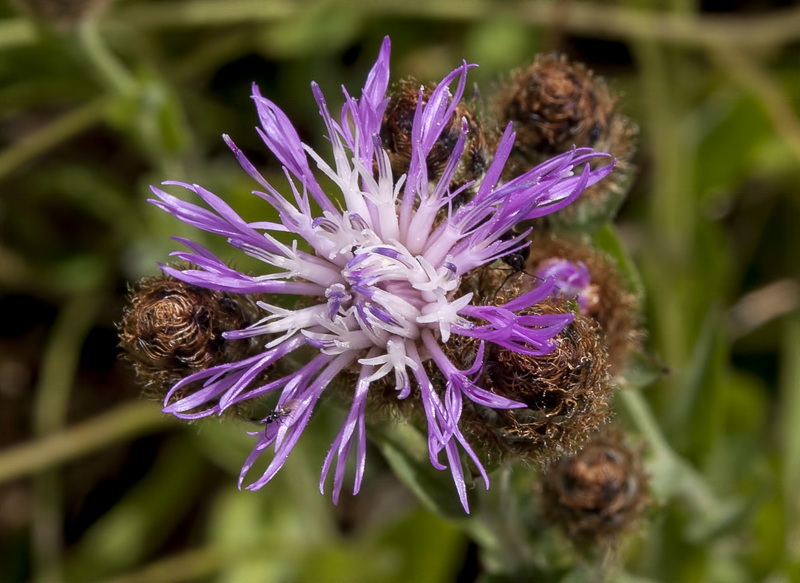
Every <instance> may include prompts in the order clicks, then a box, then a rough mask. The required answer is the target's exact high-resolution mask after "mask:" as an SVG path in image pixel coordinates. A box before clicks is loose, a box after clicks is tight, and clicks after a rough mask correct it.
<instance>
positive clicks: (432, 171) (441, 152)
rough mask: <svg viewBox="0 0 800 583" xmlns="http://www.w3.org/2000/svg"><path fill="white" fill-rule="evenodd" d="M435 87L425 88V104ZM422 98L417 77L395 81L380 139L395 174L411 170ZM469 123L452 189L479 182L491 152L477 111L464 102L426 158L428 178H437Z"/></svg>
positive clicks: (423, 94) (434, 179) (423, 92)
mask: <svg viewBox="0 0 800 583" xmlns="http://www.w3.org/2000/svg"><path fill="white" fill-rule="evenodd" d="M433 89H434V87H430V86H429V87H423V88H422V99H423V104H424V103H426V102H427V100H428V99H429V98H430V95H431V92H432V91H433ZM419 97H420V85H419V83H417V82H416V81H415V80H414V79H411V78H409V79H405V80H403V81H400V82H398V83H396V84H395V86H394V88H393V94H392V97H391V98H390V100H389V104H388V106H387V107H386V112H385V113H384V115H383V125H382V126H381V140H382V142H383V147H384V148H385V149H386V151H387V153H388V154H389V161H390V162H391V165H392V172H393V174H394V175H395V177H397V176H400V175H401V174H405V173H407V172H408V167H409V164H410V163H411V149H412V148H411V129H412V126H413V121H414V114H415V112H416V110H417V106H418V101H419ZM463 122H466V124H467V137H466V144H465V147H464V152H463V154H462V155H461V161H460V163H459V166H458V169H457V170H456V172H455V175H454V177H453V180H452V182H451V183H450V190H451V191H454V190H456V189H457V188H459V187H461V186H463V185H465V184H466V183H467V182H470V181H479V180H480V179H481V178H482V177H483V174H484V172H485V171H486V168H487V167H488V166H489V161H490V160H489V158H490V156H489V151H488V148H487V144H486V138H485V135H484V131H483V127H482V124H481V122H480V120H479V119H478V117H477V115H476V113H475V111H474V110H473V109H472V108H471V107H469V106H468V105H467V104H466V103H464V102H463V101H461V102H459V103H458V104H457V105H456V108H455V111H454V112H453V115H452V117H451V118H450V121H449V123H448V124H447V126H446V127H445V128H444V129H443V130H442V133H441V134H440V135H439V138H438V139H437V141H436V143H435V144H434V146H433V149H432V150H431V152H430V154H429V155H428V158H427V168H428V179H429V180H430V181H432V182H433V181H436V180H437V179H438V178H439V177H440V176H441V175H442V172H443V171H444V168H445V166H446V165H447V162H448V161H449V159H450V156H451V154H452V152H453V149H454V148H455V145H456V142H457V141H458V139H459V137H460V136H461V128H462V123H463Z"/></svg>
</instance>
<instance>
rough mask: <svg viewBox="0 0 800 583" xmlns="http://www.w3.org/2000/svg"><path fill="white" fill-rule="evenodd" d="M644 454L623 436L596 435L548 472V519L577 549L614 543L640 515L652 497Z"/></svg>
mask: <svg viewBox="0 0 800 583" xmlns="http://www.w3.org/2000/svg"><path fill="white" fill-rule="evenodd" d="M640 457H641V452H640V451H639V450H634V449H631V448H630V447H628V446H627V445H626V444H625V443H624V442H623V440H622V436H621V434H620V433H619V432H613V431H606V432H603V433H601V434H599V435H597V436H596V437H595V438H594V439H593V440H592V441H591V442H589V443H588V444H587V445H586V447H584V448H583V449H582V450H581V451H580V452H578V453H576V454H574V455H572V456H569V457H565V458H563V459H560V460H557V461H555V462H553V463H551V464H550V465H549V466H548V467H547V468H546V470H545V472H544V480H543V482H542V487H541V504H542V511H543V514H544V517H545V519H546V520H548V522H550V523H551V524H553V525H556V526H557V527H558V528H559V529H560V530H561V531H562V532H563V533H564V535H565V536H566V537H567V538H569V539H570V540H571V541H573V542H575V543H577V544H579V545H593V544H598V543H606V544H609V543H613V542H614V541H615V540H616V538H617V537H618V536H619V535H620V534H621V533H622V532H624V531H626V530H628V529H630V527H631V526H633V525H634V524H635V523H636V522H637V521H638V520H639V519H640V518H641V516H642V514H643V511H644V509H645V508H646V506H647V505H648V503H649V501H650V499H649V496H648V493H647V480H646V476H645V474H644V472H643V469H642V463H641V459H640Z"/></svg>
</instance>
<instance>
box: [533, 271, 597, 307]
mask: <svg viewBox="0 0 800 583" xmlns="http://www.w3.org/2000/svg"><path fill="white" fill-rule="evenodd" d="M536 276H537V277H540V278H542V279H545V280H546V279H550V278H552V280H553V282H554V283H555V289H554V290H553V291H554V294H553V295H556V296H558V295H560V296H562V297H564V298H566V299H570V300H575V299H577V300H578V306H579V307H580V309H581V312H582V313H586V311H587V310H588V308H589V304H590V301H591V293H592V292H591V287H590V286H591V284H592V280H591V276H590V274H589V268H588V267H586V264H585V263H584V262H583V261H578V262H574V261H567V260H566V259H555V258H554V259H548V260H547V261H545V262H544V263H543V264H542V265H541V266H540V267H539V268H538V269H537V270H536Z"/></svg>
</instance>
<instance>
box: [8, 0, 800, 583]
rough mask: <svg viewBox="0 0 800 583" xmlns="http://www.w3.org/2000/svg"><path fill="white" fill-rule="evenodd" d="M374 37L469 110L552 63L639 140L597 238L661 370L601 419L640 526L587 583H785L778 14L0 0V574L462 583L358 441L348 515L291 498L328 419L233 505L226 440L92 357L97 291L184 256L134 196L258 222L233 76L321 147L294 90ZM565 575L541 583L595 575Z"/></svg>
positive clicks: (782, 6) (99, 314)
mask: <svg viewBox="0 0 800 583" xmlns="http://www.w3.org/2000/svg"><path fill="white" fill-rule="evenodd" d="M23 4H29V5H36V6H37V8H36V10H38V17H36V18H33V17H31V15H30V12H26V11H25V9H24V8H23V6H22V5H23ZM30 9H31V8H30V6H29V7H28V10H30ZM84 9H86V10H89V13H88V14H82V11H83V10H84ZM59 11H60V12H59ZM56 14H59V15H58V16H56ZM387 34H388V35H390V36H391V37H392V44H393V54H392V76H393V78H394V79H397V78H400V77H402V76H406V75H411V74H413V75H414V76H415V77H416V78H417V79H419V80H421V81H433V80H436V79H439V78H441V76H443V75H444V74H445V73H447V72H449V71H450V70H452V69H453V68H454V67H455V66H457V65H458V64H459V63H460V62H461V59H467V60H468V61H470V62H474V63H478V64H480V67H479V68H478V69H474V70H473V71H472V72H471V81H473V82H474V83H475V84H476V85H477V86H478V87H479V89H480V91H481V92H486V93H488V92H490V91H491V88H492V86H493V84H494V83H497V82H498V80H500V79H503V78H504V76H507V75H508V73H509V71H510V70H512V69H513V68H515V67H519V66H523V65H526V64H528V63H529V62H530V61H531V60H532V58H533V55H534V54H536V53H538V52H549V51H553V50H559V51H563V52H565V53H566V54H568V55H570V56H571V57H572V58H574V59H576V60H578V61H582V62H584V63H586V64H587V65H589V66H590V67H592V68H593V69H594V70H595V71H596V72H597V73H599V74H602V75H604V76H605V77H606V79H607V80H608V81H609V82H610V84H611V86H612V87H614V88H615V89H617V90H619V91H621V92H622V93H623V95H624V97H623V102H622V103H623V105H622V109H623V110H624V111H625V112H626V113H627V114H628V115H629V116H630V117H631V118H632V119H633V120H635V121H636V123H638V124H639V126H640V128H641V134H640V141H639V151H638V154H637V157H636V163H637V165H638V167H639V173H638V175H637V178H636V181H635V183H634V185H633V188H632V191H631V194H630V197H629V199H628V201H627V202H626V203H625V205H624V207H623V208H622V211H621V213H620V216H619V218H618V221H617V225H618V229H619V233H620V236H621V238H622V240H623V241H624V243H625V244H626V246H627V248H628V250H629V253H630V254H631V256H632V258H633V260H634V262H635V264H636V265H637V266H638V268H639V270H640V271H641V274H642V278H643V282H644V286H645V289H646V294H647V295H646V297H645V300H644V304H645V315H646V321H647V327H648V329H649V338H648V350H649V352H650V353H651V354H652V355H653V358H654V359H655V360H656V361H657V362H659V363H662V364H663V365H664V366H665V367H666V368H667V369H668V370H669V373H668V374H667V375H666V376H664V378H663V379H661V380H660V381H659V382H657V383H656V384H654V385H652V386H650V387H648V388H646V389H644V390H643V392H642V394H643V396H644V398H645V399H644V401H642V403H646V405H647V408H646V409H645V410H643V411H638V413H637V412H636V411H633V409H634V407H632V406H631V405H630V403H629V404H628V405H629V406H628V407H627V408H626V407H620V417H621V419H622V420H623V421H625V420H627V421H628V425H629V426H630V427H631V429H632V431H633V432H634V433H637V432H638V433H639V434H640V437H641V440H642V441H643V442H644V444H645V447H646V451H647V452H648V464H649V465H648V471H649V472H650V474H651V476H652V478H653V493H654V497H655V500H656V504H655V505H654V507H653V508H652V509H651V510H650V513H649V515H648V517H647V519H646V520H645V522H644V523H643V525H642V526H641V528H640V529H639V530H637V531H635V532H634V533H633V535H632V536H631V537H630V540H629V541H628V542H627V544H625V545H623V546H621V547H620V548H619V549H617V551H615V552H614V553H612V555H613V556H612V557H610V558H609V559H608V560H610V561H613V562H615V563H617V564H619V565H621V566H622V568H623V571H622V572H619V573H617V575H615V576H614V577H615V578H614V579H612V580H619V581H622V580H625V581H663V582H675V583H678V582H686V583H696V582H719V583H738V582H742V583H744V582H750V581H763V582H769V583H783V582H789V581H800V521H798V518H800V494H798V493H799V492H800V310H798V304H800V228H798V227H799V226H800V186H798V185H800V117H799V115H800V113H799V112H800V7H797V6H794V3H792V2H781V1H777V0H774V1H767V0H763V1H759V0H736V1H732V2H722V1H718V0H707V1H705V2H701V1H697V0H695V1H693V0H660V1H655V0H654V1H647V0H638V1H637V0H629V1H625V0H621V1H619V2H612V1H608V2H601V1H599V0H598V1H588V0H587V1H568V0H560V1H558V2H545V1H531V2H514V1H511V0H508V1H502V2H492V1H490V0H462V1H458V0H453V1H445V0H426V1H424V2H422V1H418V0H381V1H379V2H373V3H371V4H370V3H362V2H353V1H339V2H334V1H324V0H305V1H300V0H296V1H290V0H282V1H273V0H263V1H258V0H219V1H216V2H215V1H213V0H184V1H175V0H170V1H161V0H158V1H157V0H120V1H118V2H115V3H112V4H110V5H107V6H103V5H100V4H98V3H97V2H81V1H79V0H49V1H34V0H30V2H22V1H20V2H18V3H13V4H12V3H7V2H2V3H0V310H1V311H0V581H43V582H56V581H69V582H72V581H80V582H82V581H108V582H112V581H113V582H116V583H121V582H123V581H124V582H148V583H149V582H161V581H163V582H169V581H209V582H220V583H228V582H231V583H234V582H241V581H266V582H269V581H281V582H283V581H286V582H306V581H321V582H327V581H331V582H340V581H341V582H344V581H351V582H384V581H385V582H394V581H396V582H407V581H413V582H431V583H435V582H449V581H460V582H470V581H475V580H476V578H477V577H478V576H479V572H480V566H479V562H480V561H479V556H478V555H479V554H478V552H477V550H476V545H475V544H474V543H470V539H469V538H468V537H467V536H466V535H465V534H464V532H466V531H470V532H472V533H473V534H474V532H475V531H474V529H472V530H470V526H469V523H468V520H467V519H462V520H456V521H445V520H444V519H441V518H438V517H436V516H435V515H433V514H432V513H430V512H428V511H426V510H425V509H424V508H423V507H422V506H421V505H420V504H419V503H418V502H416V501H415V499H414V497H413V496H412V495H411V494H410V493H409V492H408V490H406V489H405V487H403V486H402V485H401V484H400V483H399V482H398V481H397V479H396V478H394V477H393V476H392V474H391V472H390V471H389V470H388V469H387V467H386V463H385V462H384V461H383V459H382V457H381V454H380V452H378V451H377V450H373V451H370V452H369V456H368V457H369V462H368V476H367V480H366V483H365V486H364V488H363V490H362V493H361V494H360V495H359V496H358V497H356V498H352V497H348V496H345V497H344V500H343V501H342V502H341V503H340V505H339V506H338V507H333V506H332V505H331V503H330V501H329V498H328V497H327V496H320V495H319V494H318V492H317V485H316V484H317V481H318V471H319V468H320V464H321V462H322V459H323V457H324V452H325V451H326V450H327V446H328V444H329V440H330V439H331V436H332V435H333V434H334V433H335V427H337V423H338V422H340V419H341V415H340V412H338V411H332V412H330V411H328V412H324V413H322V414H321V415H320V418H319V419H318V421H317V423H316V425H315V426H313V427H312V429H311V430H310V431H308V432H307V435H306V436H304V439H303V440H302V441H301V443H300V445H299V446H298V449H297V450H296V451H295V453H294V454H293V456H292V458H291V459H290V461H289V462H288V463H287V465H286V467H285V468H284V470H282V472H281V473H280V474H279V475H278V477H277V478H276V479H275V480H274V481H273V482H272V483H271V484H270V485H268V486H267V487H266V488H264V489H263V490H262V491H260V492H256V493H251V492H246V491H245V492H240V491H238V490H237V489H236V476H237V474H238V471H239V468H240V466H241V463H242V461H243V460H244V458H245V457H246V455H247V452H248V451H249V449H250V447H251V444H252V439H251V438H249V437H248V436H247V435H246V431H248V430H255V429H257V427H255V426H252V425H248V424H246V423H245V422H241V423H227V424H222V423H219V422H217V421H215V420H210V421H206V422H204V423H197V424H194V425H182V424H179V423H177V422H175V421H173V420H170V419H168V418H166V417H165V416H163V415H162V414H161V413H160V412H159V408H158V406H157V404H155V403H152V402H146V401H143V400H140V399H139V398H138V389H137V387H136V386H135V383H134V379H133V375H132V373H131V371H130V370H129V369H128V368H127V367H126V366H125V365H124V364H123V363H121V362H120V361H119V360H118V349H117V347H116V344H117V339H116V330H115V322H118V321H119V319H120V317H121V310H122V307H123V305H124V296H125V292H126V286H127V283H128V282H130V281H134V280H136V279H138V278H140V277H142V276H143V275H146V274H151V273H155V272H156V262H157V261H163V260H165V258H166V256H167V253H168V252H169V251H171V250H173V249H174V248H175V244H174V243H172V242H171V241H170V240H169V237H170V236H172V235H176V234H181V233H182V234H187V231H185V230H181V229H182V227H179V225H178V223H177V221H175V220H173V219H172V218H171V217H168V216H166V215H165V214H164V213H161V212H159V211H158V210H156V209H155V208H153V207H152V206H151V205H149V204H147V203H146V202H145V200H146V198H148V185H149V184H157V183H159V182H161V181H162V180H168V179H173V180H187V181H190V182H196V183H200V184H203V185H204V186H206V187H207V188H209V189H210V190H212V191H215V192H217V193H218V194H222V195H223V196H224V197H225V198H226V199H227V200H229V201H230V202H231V203H232V204H233V206H235V207H236V208H238V209H240V210H242V211H243V213H244V214H245V215H248V213H250V214H254V213H257V212H258V210H259V208H260V207H259V204H258V201H257V200H255V199H254V197H251V196H250V195H249V194H248V193H249V191H250V189H251V188H253V184H251V181H250V179H249V178H248V177H247V176H246V175H245V174H244V173H243V172H242V171H241V170H240V169H239V167H238V165H237V164H236V162H235V160H234V158H233V156H232V155H231V154H230V152H229V151H228V150H227V148H226V147H225V146H224V144H223V142H222V140H221V138H220V135H221V134H222V133H227V134H229V135H231V137H232V138H233V139H234V140H236V142H237V143H238V144H239V146H241V147H243V148H244V149H245V150H246V151H247V152H248V154H249V155H250V156H251V160H253V161H254V162H255V163H257V164H258V165H260V166H261V167H266V168H268V170H269V171H270V172H274V171H276V170H277V168H276V167H275V166H276V164H275V161H274V160H271V159H270V158H269V156H268V154H267V152H266V150H265V148H263V146H261V145H260V140H259V138H258V136H257V135H256V133H255V131H254V130H253V126H254V125H255V124H256V122H257V118H256V115H255V111H254V108H253V107H252V103H251V100H250V98H249V95H250V84H251V83H252V82H257V83H258V84H259V86H260V87H261V91H262V93H263V94H264V95H265V96H268V97H269V98H270V99H272V100H273V101H275V102H276V103H278V104H279V105H280V106H281V107H283V108H284V110H285V111H286V112H287V114H288V115H289V116H290V118H291V119H292V120H293V121H294V122H295V124H296V125H297V127H298V128H299V131H300V134H301V137H302V138H303V139H304V140H306V141H307V142H309V143H311V144H312V145H316V146H323V145H324V140H323V138H322V137H321V136H322V135H323V131H322V124H321V121H320V120H319V117H318V115H317V112H316V105H315V104H314V102H313V99H312V97H311V93H310V91H309V83H310V81H311V80H315V81H316V82H317V83H319V85H320V86H321V87H322V89H323V90H324V91H325V93H326V95H327V97H328V100H329V103H331V104H335V103H338V100H339V96H340V95H341V94H340V92H339V87H340V85H342V84H344V85H345V86H347V87H348V88H349V89H350V90H351V92H353V93H357V91H358V89H359V88H360V86H361V84H362V83H363V79H364V77H365V75H366V73H367V71H368V70H369V67H370V66H371V64H372V62H373V61H374V58H375V56H376V54H377V49H378V47H379V44H380V41H381V39H382V38H383V36H384V35H387ZM323 150H324V148H323ZM193 236H194V237H195V238H196V237H197V233H193ZM224 256H226V257H231V258H234V257H235V256H234V254H229V255H224ZM640 404H641V403H640ZM651 416H652V418H651ZM631 417H633V418H634V419H633V422H632V421H631V420H630V419H631ZM642 419H645V420H649V421H654V422H655V423H649V424H648V423H642V422H641V421H642ZM637 421H638V423H637ZM678 470H680V471H678ZM559 548H566V547H559ZM563 552H564V556H565V559H564V564H570V561H577V562H580V560H579V559H575V558H574V557H573V558H570V555H569V552H568V551H563ZM564 564H562V565H561V570H560V571H559V573H560V574H553V575H552V576H551V577H550V578H548V579H547V580H553V581H567V580H569V581H599V580H600V577H601V576H600V574H599V571H593V570H591V569H589V570H586V569H585V568H584V570H580V569H578V570H570V569H571V568H570V567H564ZM542 580H545V579H542Z"/></svg>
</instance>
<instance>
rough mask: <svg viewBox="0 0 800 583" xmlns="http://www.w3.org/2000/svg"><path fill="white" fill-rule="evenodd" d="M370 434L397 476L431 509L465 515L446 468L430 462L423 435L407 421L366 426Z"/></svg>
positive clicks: (443, 514)
mask: <svg viewBox="0 0 800 583" xmlns="http://www.w3.org/2000/svg"><path fill="white" fill-rule="evenodd" d="M370 436H371V437H372V438H373V439H374V441H375V442H376V443H377V445H378V447H379V448H380V450H381V453H383V456H384V457H385V458H386V461H387V462H388V463H389V465H390V466H391V468H392V470H394V472H395V474H396V475H397V477H398V478H400V480H401V481H402V482H403V483H404V484H405V485H406V486H407V487H408V488H409V489H410V490H411V491H412V492H414V494H416V495H417V497H418V498H419V499H420V500H421V501H422V502H423V503H424V504H425V506H427V507H428V508H429V509H431V510H432V511H434V512H436V513H438V514H439V515H441V516H445V517H449V518H462V519H463V518H465V516H466V514H465V512H464V509H463V508H462V507H461V502H459V500H458V493H457V492H456V488H455V485H454V484H453V480H452V478H451V476H450V472H449V470H444V471H440V470H437V469H435V468H434V467H433V466H431V463H430V460H429V458H428V445H427V441H426V439H425V437H424V436H423V435H422V433H420V432H419V431H417V430H416V429H415V428H414V427H412V426H410V425H401V424H390V425H386V426H384V427H380V428H378V427H372V428H370Z"/></svg>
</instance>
